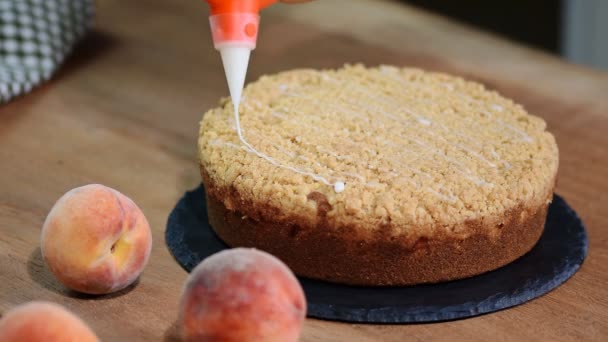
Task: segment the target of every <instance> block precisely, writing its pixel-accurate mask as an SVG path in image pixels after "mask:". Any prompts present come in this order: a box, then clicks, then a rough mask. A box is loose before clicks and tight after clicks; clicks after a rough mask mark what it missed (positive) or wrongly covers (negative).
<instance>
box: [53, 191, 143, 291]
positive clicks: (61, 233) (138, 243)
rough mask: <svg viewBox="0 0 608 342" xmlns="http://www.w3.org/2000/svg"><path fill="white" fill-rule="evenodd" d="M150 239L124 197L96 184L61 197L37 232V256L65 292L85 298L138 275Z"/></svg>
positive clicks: (114, 288) (138, 212)
mask: <svg viewBox="0 0 608 342" xmlns="http://www.w3.org/2000/svg"><path fill="white" fill-rule="evenodd" d="M151 247H152V234H151V231H150V225H149V224H148V221H147V220H146V218H145V216H144V214H143V213H142V212H141V210H140V209H139V208H138V207H137V205H135V203H133V201H132V200H131V199H129V198H128V197H127V196H125V195H123V194H121V193H120V192H118V191H116V190H114V189H111V188H108V187H106V186H103V185H99V184H90V185H85V186H82V187H79V188H75V189H73V190H70V191H69V192H67V193H66V194H65V195H63V196H62V197H61V198H60V199H59V200H58V201H57V203H55V205H54V206H53V208H52V209H51V211H50V212H49V214H48V216H47V218H46V220H45V222H44V225H43V227H42V237H41V249H42V256H43V257H44V260H45V261H46V263H47V265H48V267H49V269H50V270H51V272H52V273H53V274H54V275H55V276H56V277H57V279H59V281H61V283H63V284H64V285H65V286H66V287H68V288H70V289H72V290H76V291H79V292H84V293H89V294H105V293H111V292H115V291H118V290H121V289H123V288H125V287H127V286H129V285H130V284H131V283H133V282H134V281H135V280H136V279H137V277H138V276H139V275H140V273H141V272H142V270H143V269H144V267H145V265H146V264H147V262H148V258H149V256H150V250H151Z"/></svg>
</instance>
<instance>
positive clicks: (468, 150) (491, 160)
mask: <svg viewBox="0 0 608 342" xmlns="http://www.w3.org/2000/svg"><path fill="white" fill-rule="evenodd" d="M381 74H382V75H385V77H386V80H387V81H389V82H390V81H392V82H396V83H398V84H399V85H401V86H403V87H404V88H406V89H408V88H411V87H416V88H430V87H428V86H427V85H424V84H420V83H412V82H408V81H407V80H404V79H402V78H400V77H398V76H397V74H396V72H395V70H393V69H392V68H381ZM321 78H322V80H323V82H332V83H335V84H337V86H338V88H337V89H346V88H347V89H349V90H351V91H354V92H355V95H356V96H353V97H354V98H357V99H358V100H356V101H355V100H352V99H351V98H346V99H345V98H343V97H340V93H338V94H337V95H336V94H334V95H335V96H338V97H340V100H341V102H342V104H336V103H335V102H328V99H333V98H335V96H328V97H327V98H321V99H319V98H312V97H310V96H306V95H304V94H299V93H296V92H294V91H293V89H292V88H291V87H290V86H289V85H287V84H279V85H278V90H279V92H280V93H281V95H282V96H285V97H291V98H294V99H296V100H297V101H303V102H306V104H307V105H308V106H309V107H312V108H314V109H315V110H317V111H318V112H319V113H321V114H323V115H324V117H325V119H327V116H329V115H332V113H331V112H332V111H335V112H337V113H343V114H348V116H349V117H351V118H353V119H357V120H360V122H362V123H363V124H364V125H365V126H366V127H369V128H373V129H376V130H383V129H385V127H384V124H383V123H378V121H377V120H373V119H371V118H370V113H375V114H378V115H382V116H384V117H386V118H388V119H390V120H392V121H395V122H397V123H399V124H400V125H399V126H400V127H402V128H403V129H407V128H408V127H411V128H412V129H416V130H417V131H418V132H421V133H422V136H421V137H420V138H421V139H422V140H420V139H417V138H414V137H410V136H407V135H406V136H402V138H405V139H407V140H409V141H411V142H413V143H414V144H416V145H418V146H420V147H421V148H422V149H423V150H426V151H429V152H430V153H431V154H432V155H435V156H437V157H439V158H443V159H445V160H446V161H448V162H449V163H450V164H452V165H453V166H454V167H453V168H451V169H452V170H453V171H454V172H456V173H458V174H459V175H461V176H462V177H463V178H464V179H467V180H469V181H471V182H472V183H474V184H476V185H478V186H488V187H492V186H494V184H492V183H490V182H487V181H486V180H484V179H482V178H481V177H479V176H478V175H477V174H475V173H473V172H472V171H471V169H470V168H468V167H467V166H465V165H463V164H462V163H461V162H459V161H458V160H456V159H454V158H452V157H450V156H448V155H447V154H446V153H447V152H446V151H443V150H440V149H438V148H435V147H432V146H430V145H429V144H427V141H428V140H429V139H431V140H439V141H441V142H442V143H444V144H445V146H443V148H445V149H452V150H453V151H454V150H459V151H461V152H459V153H465V154H467V155H468V156H470V157H472V158H475V159H477V160H479V161H480V162H482V163H483V164H485V165H486V166H487V167H488V168H489V169H490V170H492V169H496V168H497V163H499V164H500V165H504V166H505V167H507V168H510V167H512V166H511V165H510V164H509V163H508V162H507V161H505V160H503V159H502V158H501V156H500V155H499V154H498V153H496V151H495V150H494V149H493V148H492V147H490V146H484V144H482V143H481V142H479V141H477V140H475V139H473V138H471V137H469V136H467V135H464V134H461V133H459V132H458V131H456V130H454V129H448V128H447V127H446V126H445V125H443V124H442V123H441V122H437V121H435V120H432V119H431V118H430V117H426V116H424V115H420V113H416V112H415V110H412V109H409V108H405V107H403V105H402V104H400V103H398V102H397V101H396V100H395V99H393V98H391V97H390V96H387V95H386V94H383V93H373V94H372V93H371V92H370V91H369V90H368V89H366V88H364V87H363V86H361V85H359V84H357V83H355V82H352V81H349V80H340V79H336V78H334V77H331V76H328V75H326V74H323V75H321ZM442 85H443V86H444V87H446V88H447V89H448V90H449V91H454V90H455V86H454V85H453V84H449V83H444V84H442ZM458 94H459V95H461V100H463V101H468V102H470V103H480V101H478V100H476V99H473V98H471V97H469V96H468V95H466V94H461V93H458ZM420 101H421V103H422V102H427V103H432V99H431V100H429V99H421V100H420ZM247 102H249V103H247ZM247 102H246V101H243V105H244V106H245V107H246V108H248V109H249V108H253V110H261V109H262V108H264V106H265V105H264V104H263V103H261V102H259V101H257V100H250V101H247ZM375 103H379V105H374V104H375ZM251 105H253V107H252V106H251ZM414 105H415V103H414ZM348 107H351V108H348ZM361 109H365V110H366V111H367V113H365V112H361ZM489 110H491V111H494V112H502V111H504V108H503V107H502V106H500V105H498V104H492V105H490V106H489ZM394 113H403V114H407V115H406V117H405V118H404V117H403V116H400V115H395V114H394ZM481 114H483V115H484V116H485V117H486V118H492V117H493V115H492V113H490V112H489V111H482V112H481ZM269 115H271V116H273V117H275V118H278V119H280V120H285V121H293V120H292V119H291V118H292V117H293V115H296V116H305V117H308V118H309V121H310V122H308V121H304V122H301V121H298V125H300V127H302V128H305V129H307V130H310V131H316V132H319V131H320V129H319V128H318V127H317V125H315V122H314V120H315V117H311V116H310V114H309V113H304V112H300V111H296V110H293V109H291V108H276V107H275V108H272V110H271V111H270V112H269ZM447 115H452V116H453V115H457V113H454V112H453V111H451V112H450V113H442V116H447ZM408 116H409V117H410V119H409V120H408V119H407V117H408ZM234 118H235V126H234V128H235V129H236V132H237V135H238V138H239V140H240V142H241V143H242V144H243V146H238V145H235V144H233V143H229V142H221V141H219V140H213V141H211V142H210V144H211V145H224V146H227V147H230V148H239V149H244V150H245V151H247V152H248V153H253V154H254V155H256V156H258V157H260V158H262V159H264V160H266V161H267V162H269V163H270V164H272V165H274V166H276V167H279V168H282V169H286V170H290V171H292V172H295V173H298V174H301V175H304V176H308V177H311V178H312V179H314V180H315V181H318V182H321V183H323V184H325V185H328V186H332V187H333V189H334V191H335V192H336V193H341V192H343V191H344V190H345V182H343V181H342V180H335V181H334V182H330V181H329V179H335V178H333V177H325V176H323V175H320V174H316V173H314V172H312V171H310V170H306V169H303V168H298V167H295V166H292V165H287V164H284V163H282V162H281V161H279V160H276V159H274V158H273V157H271V156H269V155H267V154H265V153H263V152H261V151H258V150H257V149H255V148H254V147H253V146H252V145H251V144H250V143H249V142H248V141H247V140H246V139H245V137H244V134H243V129H242V127H241V123H240V115H239V111H238V106H237V105H235V106H234ZM460 119H462V118H460ZM493 119H494V123H495V124H496V125H497V126H500V127H492V129H496V131H497V132H500V134H508V135H509V136H510V137H512V138H515V139H517V140H518V141H523V142H527V143H529V142H532V141H533V139H532V138H531V137H530V136H529V135H528V134H527V133H526V132H524V131H523V130H520V129H518V128H517V127H514V126H513V125H511V124H509V123H506V122H504V121H502V120H500V119H498V118H493ZM464 122H467V123H468V124H469V125H473V124H475V123H474V121H472V120H471V119H470V118H464ZM415 123H417V124H419V126H417V128H416V126H412V124H415ZM358 125H359V124H358V123H357V124H355V125H353V126H349V127H354V129H356V131H357V132H360V133H363V134H366V135H367V136H368V137H369V138H371V139H374V140H376V141H377V142H378V143H380V144H381V145H383V146H392V147H394V149H393V152H392V153H393V154H397V155H403V156H405V157H408V156H409V157H411V156H416V155H417V154H418V152H417V151H416V150H412V149H409V148H407V147H406V146H395V145H396V144H392V143H391V142H390V141H389V140H386V139H383V138H381V135H377V134H374V132H373V131H370V130H364V131H360V130H359V128H358V127H359V126H358ZM420 125H421V126H423V127H425V128H426V127H430V126H433V127H438V128H439V129H441V130H442V131H444V132H446V133H449V134H451V135H455V136H458V137H459V138H460V142H464V143H460V142H454V141H449V140H447V139H446V138H444V137H443V135H441V134H435V133H433V131H431V130H428V129H425V128H422V129H420ZM501 127H502V128H504V129H500V128H501ZM350 129H353V128H347V127H344V128H343V129H342V130H343V131H344V132H346V133H347V134H346V137H345V136H342V139H345V140H346V141H345V142H347V143H351V144H353V145H355V144H356V142H355V141H354V140H352V139H350V138H349V137H348V132H349V130H350ZM448 136H449V135H448ZM292 139H294V140H295V141H296V142H297V143H298V144H299V145H302V146H309V147H308V151H310V148H313V149H315V150H316V151H317V152H321V153H323V154H325V155H326V156H325V157H324V158H328V157H329V158H334V159H336V160H338V161H344V160H346V161H348V162H352V161H356V160H357V159H358V157H357V156H356V155H349V154H339V153H336V152H334V151H332V150H331V149H328V148H326V147H325V146H318V145H314V146H313V145H312V144H309V143H308V142H306V141H304V140H303V139H302V137H301V136H296V137H295V138H292ZM272 147H273V148H275V149H276V150H277V151H278V152H279V153H281V154H283V155H285V156H287V157H289V158H291V159H296V158H297V159H299V160H302V161H304V162H305V163H307V164H311V165H315V166H317V167H319V168H321V169H326V170H327V171H326V172H328V173H329V174H330V175H338V174H340V175H342V176H343V177H346V178H350V179H352V180H353V181H354V182H357V183H358V184H360V185H362V186H365V187H372V188H378V187H381V186H382V184H381V183H378V182H376V181H370V182H366V178H365V177H363V176H362V175H359V174H355V173H349V172H339V171H335V170H331V169H330V168H329V167H328V166H327V165H322V164H320V163H319V162H318V161H312V160H310V159H309V158H308V157H306V156H305V155H302V154H299V153H295V152H292V151H288V150H285V149H283V148H281V147H280V146H278V145H274V144H273V145H272ZM305 150H306V149H305ZM368 152H369V154H370V155H371V156H373V157H376V158H379V160H376V161H372V164H370V165H368V168H369V169H370V170H372V171H373V172H374V173H376V174H377V175H379V176H380V175H382V176H381V177H382V179H384V180H386V179H387V178H386V177H387V176H388V177H389V179H390V178H393V179H403V180H405V181H407V182H408V183H411V184H413V185H415V186H416V188H417V189H420V188H421V185H420V182H421V179H417V181H414V180H413V179H410V177H403V176H402V174H400V173H398V172H395V168H397V169H400V170H408V171H410V172H411V173H412V174H413V175H415V176H420V177H423V178H426V179H432V178H433V176H432V175H430V174H429V173H427V172H424V171H422V170H420V169H417V168H413V167H411V166H409V165H406V164H404V163H401V162H399V161H398V160H395V159H385V158H383V153H382V152H378V151H372V150H369V151H368ZM484 152H485V155H484ZM380 161H382V162H384V163H386V162H388V163H389V165H391V166H392V168H391V169H390V170H389V171H386V170H387V169H386V168H383V170H378V168H377V167H376V166H375V165H376V164H379V162H380ZM414 179H416V178H414ZM422 190H423V191H426V192H428V193H430V194H433V195H435V196H437V197H438V198H440V199H442V200H444V201H447V202H450V203H453V202H455V201H456V200H457V197H455V196H454V194H452V193H451V192H450V191H449V190H448V189H446V188H445V187H444V185H442V184H439V187H438V189H432V188H430V187H428V186H426V187H423V188H422Z"/></svg>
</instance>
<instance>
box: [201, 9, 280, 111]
mask: <svg viewBox="0 0 608 342" xmlns="http://www.w3.org/2000/svg"><path fill="white" fill-rule="evenodd" d="M206 1H207V3H208V4H209V7H210V9H211V16H210V17H209V22H210V24H211V35H212V37H213V45H214V47H215V49H216V50H218V51H219V52H220V54H221V56H222V64H223V65H224V72H225V73H226V80H227V81H228V89H229V90H230V97H231V98H232V103H233V105H234V110H235V112H238V108H239V103H240V102H241V93H242V92H243V86H244V84H245V76H246V74H247V66H248V65H249V56H250V55H251V51H252V50H253V49H255V45H256V41H257V37H258V27H259V24H260V15H259V12H260V10H261V9H263V8H265V7H267V6H270V5H272V4H273V3H275V2H277V0H206Z"/></svg>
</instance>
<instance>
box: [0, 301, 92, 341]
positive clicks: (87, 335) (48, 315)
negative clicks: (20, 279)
mask: <svg viewBox="0 0 608 342" xmlns="http://www.w3.org/2000/svg"><path fill="white" fill-rule="evenodd" d="M0 341H11V342H37V341H45V342H55V341H57V342H59V341H61V342H70V341H74V342H89V341H91V342H93V341H99V339H98V338H97V336H95V334H94V333H93V332H92V331H91V329H89V327H88V326H87V325H86V324H85V323H84V322H83V321H82V320H80V318H78V317H76V316H75V315H74V314H73V313H71V312H70V311H68V310H66V309H65V308H63V307H62V306H61V305H58V304H54V303H49V302H29V303H26V304H22V305H20V306H18V307H16V308H14V309H12V310H11V311H9V312H8V313H7V314H6V315H5V316H4V317H2V319H0Z"/></svg>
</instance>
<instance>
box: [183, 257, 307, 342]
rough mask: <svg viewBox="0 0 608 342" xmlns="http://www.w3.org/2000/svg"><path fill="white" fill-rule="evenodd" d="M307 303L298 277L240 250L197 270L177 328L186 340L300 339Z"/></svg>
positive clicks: (276, 261)
mask: <svg viewBox="0 0 608 342" xmlns="http://www.w3.org/2000/svg"><path fill="white" fill-rule="evenodd" d="M305 316H306V300H305V298H304V292H303V291H302V287H301V286H300V283H299V282H298V280H297V279H296V277H295V276H294V275H293V273H292V272H291V271H290V270H289V268H287V266H285V264H283V263H282V262H281V261H280V260H279V259H277V258H275V257H274V256H272V255H270V254H268V253H266V252H262V251H258V250H255V249H247V248H236V249H231V250H225V251H222V252H219V253H216V254H214V255H212V256H210V257H209V258H207V259H205V260H203V261H202V262H201V263H200V264H199V265H198V266H196V267H195V268H194V270H192V273H191V274H190V276H189V277H188V280H187V281H186V286H185V289H184V292H183V293H182V298H181V304H180V317H179V320H178V326H179V329H180V330H181V335H182V337H183V338H184V340H186V341H226V342H228V341H266V342H272V341H280V342H289V341H297V340H298V337H299V336H300V331H301V328H302V323H303V322H304V318H305Z"/></svg>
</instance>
